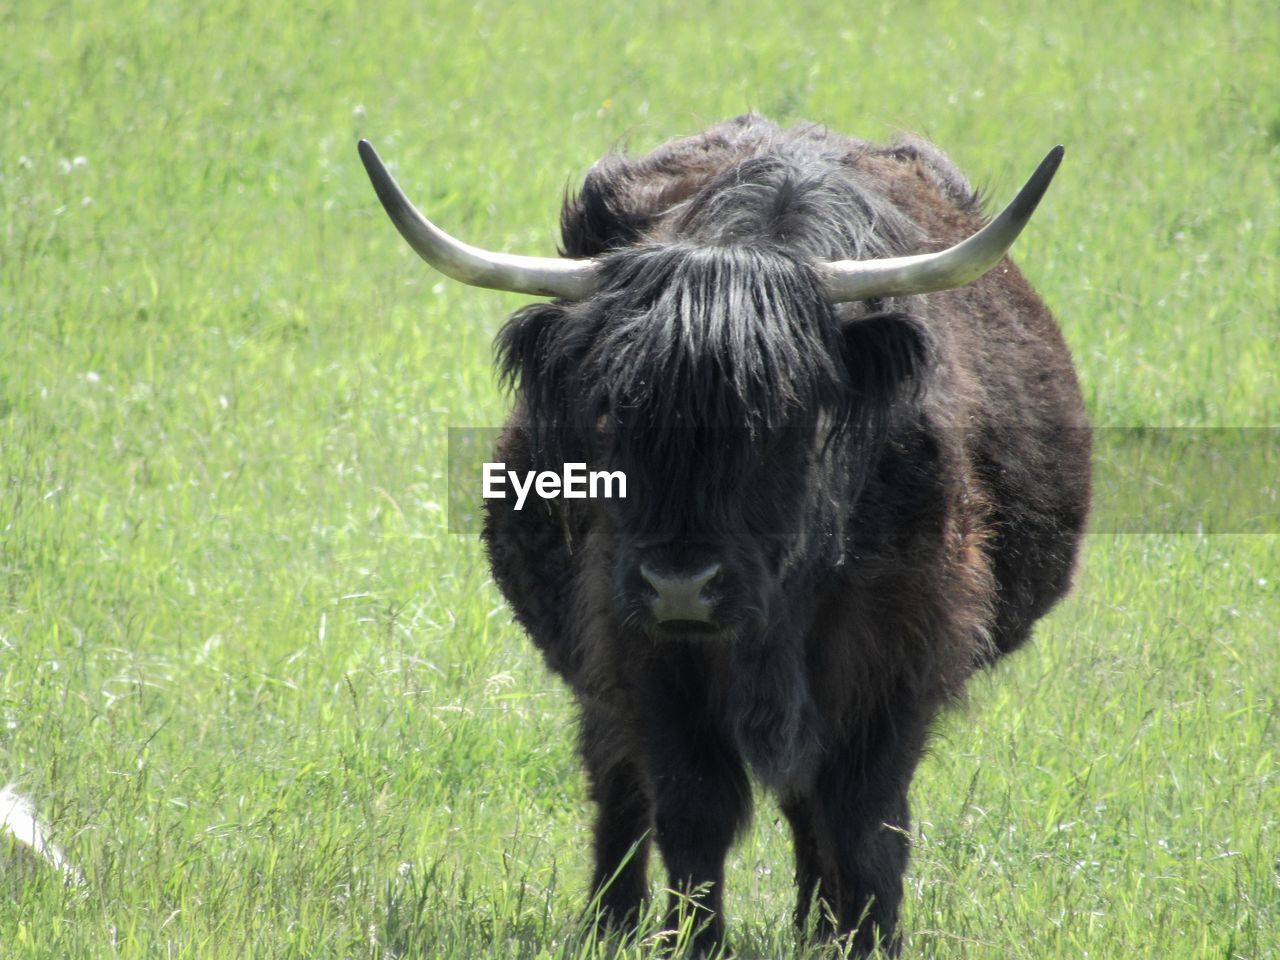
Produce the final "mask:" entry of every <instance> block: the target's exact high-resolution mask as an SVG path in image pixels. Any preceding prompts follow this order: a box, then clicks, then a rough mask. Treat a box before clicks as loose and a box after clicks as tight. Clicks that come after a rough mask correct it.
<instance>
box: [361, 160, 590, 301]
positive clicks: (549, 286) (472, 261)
mask: <svg viewBox="0 0 1280 960" xmlns="http://www.w3.org/2000/svg"><path fill="white" fill-rule="evenodd" d="M360 159H361V160H363V161H364V169H365V172H367V173H368V174H369V179H370V180H371V181H373V189H374V190H375V191H377V194H378V199H379V200H381V201H382V206H383V207H384V208H385V209H386V211H387V216H389V217H390V218H391V222H392V223H394V224H395V225H396V229H397V230H399V231H400V236H402V237H404V238H405V240H407V241H408V242H409V246H411V247H413V249H414V250H415V251H416V252H417V254H418V256H420V257H421V258H422V259H423V260H425V261H427V263H429V264H431V266H433V267H435V268H436V269H437V270H439V271H440V272H441V273H443V274H444V275H445V276H447V277H452V278H453V279H454V280H458V281H461V282H462V283H469V284H471V285H472V286H473V287H488V288H489V289H491V290H509V291H511V292H512V293H528V294H533V295H534V296H539V297H561V298H563V299H565V300H584V299H586V298H587V297H589V296H591V294H593V293H595V291H596V289H597V288H598V287H599V285H600V281H599V276H598V273H599V271H598V267H597V264H596V262H595V261H594V260H566V259H561V258H559V257H522V256H517V255H515V254H510V253H490V252H489V251H488V250H481V249H480V248H479V247H473V246H471V245H470V244H466V243H463V242H462V241H461V240H457V239H455V238H453V237H451V236H449V234H447V233H445V232H444V231H443V230H441V229H440V228H439V227H437V226H436V225H435V224H434V223H432V222H431V221H430V220H428V219H427V218H426V217H424V216H423V215H422V214H421V213H419V212H418V209H417V208H416V207H415V206H414V205H413V204H412V203H410V202H409V198H408V197H406V196H405V195H404V192H403V191H402V190H401V189H400V187H399V185H398V184H397V183H396V181H395V179H394V178H393V177H392V176H391V174H390V173H388V172H387V168H386V167H384V166H383V165H382V160H381V159H380V158H379V157H378V153H377V151H376V150H374V149H373V144H371V143H369V141H368V140H361V141H360Z"/></svg>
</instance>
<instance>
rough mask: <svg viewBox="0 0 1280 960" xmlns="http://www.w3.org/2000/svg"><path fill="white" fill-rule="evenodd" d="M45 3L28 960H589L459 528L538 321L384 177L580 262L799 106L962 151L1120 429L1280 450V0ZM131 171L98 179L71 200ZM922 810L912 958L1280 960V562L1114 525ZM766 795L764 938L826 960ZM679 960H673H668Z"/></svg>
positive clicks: (532, 666)
mask: <svg viewBox="0 0 1280 960" xmlns="http://www.w3.org/2000/svg"><path fill="white" fill-rule="evenodd" d="M698 6H699V5H692V6H691V5H689V4H675V3H665V2H658V3H648V4H644V5H640V4H636V5H634V9H631V7H632V5H629V4H600V3H583V2H572V3H570V2H563V3H559V4H557V5H555V7H554V9H553V10H552V11H551V12H548V10H547V9H545V8H542V7H540V6H538V5H534V4H523V5H505V4H497V3H493V2H487V0H481V2H479V3H476V4H474V5H461V4H456V5H451V4H433V5H424V7H422V8H413V7H409V6H408V5H406V6H405V7H404V8H403V9H399V10H391V9H387V8H384V7H377V8H375V7H374V5H371V4H355V3H345V4H343V3H333V4H326V5H325V10H326V12H325V13H323V14H318V13H312V12H308V10H306V9H301V8H298V7H297V5H286V4H283V3H281V4H272V3H269V2H265V0H263V2H258V3H254V4H247V3H246V4H242V5H239V6H237V5H235V4H231V3H225V4H207V5H203V4H192V3H178V2H172V3H154V4H150V5H143V4H137V3H130V2H127V0H122V2H119V3H115V4H111V5H106V4H89V3H79V4H76V3H68V4H59V5H56V6H54V7H52V8H50V7H48V6H46V5H45V4H42V3H39V2H37V3H35V4H5V5H0V26H2V27H3V31H4V36H5V38H6V39H5V43H4V54H3V56H2V57H0V89H2V90H3V91H4V96H3V99H2V100H0V781H3V780H4V779H6V778H8V779H12V780H14V781H15V782H16V783H17V785H18V788H19V789H20V790H21V791H22V792H24V793H25V794H27V795H29V796H30V797H32V798H33V799H34V801H35V804H36V806H37V808H38V809H39V810H40V811H41V813H42V815H43V816H44V817H45V818H46V819H47V820H49V821H50V822H51V824H52V827H53V831H54V836H55V839H56V841H57V842H58V843H59V844H60V845H61V846H63V847H64V848H65V850H66V852H67V854H68V856H70V857H71V859H72V860H73V861H74V862H75V863H76V864H77V865H78V866H79V867H80V868H81V869H82V870H83V872H84V874H85V877H86V882H85V884H84V885H83V886H79V887H67V886H64V885H63V883H62V881H61V879H60V877H59V876H58V875H57V874H55V873H54V872H53V871H44V872H41V871H39V870H35V869H31V865H30V864H29V863H25V862H24V864H23V865H22V866H21V867H20V868H14V869H9V868H7V867H6V864H12V863H17V862H18V860H19V857H20V855H18V854H12V855H9V854H7V853H6V851H5V849H4V846H3V844H2V843H0V891H2V893H3V895H0V956H4V957H9V956H14V957H129V958H132V957H158V956H164V957H243V956H254V957H299V958H304V957H305V958H312V957H335V958H336V957H391V956H419V955H420V956H451V957H478V956H498V957H530V958H532V957H553V956H570V957H576V956H581V957H591V956H603V955H606V954H607V953H608V951H607V950H604V949H601V950H599V951H596V949H595V948H594V947H593V946H592V945H591V944H590V943H589V942H584V941H582V940H580V939H579V938H578V935H577V934H578V931H577V926H576V918H577V916H578V915H579V912H580V910H581V907H582V898H583V895H584V886H585V881H586V869H587V868H586V864H585V857H586V850H587V847H588V833H587V822H588V809H587V805H586V804H585V801H584V797H583V783H582V777H581V775H580V773H579V770H578V766H577V762H576V760H575V757H574V752H573V727H574V721H573V711H572V706H571V703H570V701H569V699H568V697H567V696H566V694H565V693H564V691H563V690H562V689H561V688H560V687H559V686H558V684H557V683H556V682H554V680H553V679H552V678H551V677H550V676H549V675H548V674H546V673H545V672H544V670H543V669H542V667H541V665H540V663H539V662H538V660H537V657H536V656H535V655H534V654H533V653H532V652H531V649H530V647H529V645H528V644H527V642H526V641H525V640H524V639H523V637H522V636H521V634H520V632H519V631H518V629H516V628H515V627H514V626H513V624H512V623H511V620H510V617H509V614H508V612H507V610H506V608H505V607H504V605H503V603H502V601H501V598H500V597H499V595H498V593H497V591H496V590H495V589H494V587H493V585H492V584H491V582H490V581H489V578H488V573H487V569H486V567H485V563H484V560H483V556H482V553H481V551H480V550H479V548H478V544H477V543H476V541H475V538H474V537H461V536H455V535H452V534H449V533H448V532H447V529H446V522H445V521H446V518H445V507H444V505H445V504H446V502H447V495H446V489H445V477H446V472H447V470H446V463H445V449H446V433H447V428H448V427H450V426H471V425H494V424H497V423H499V422H500V420H501V418H502V413H503V410H504V408H505V405H506V402H507V401H506V399H505V398H504V397H503V396H502V395H501V394H500V393H499V391H498V389H497V387H496V385H495V383H494V378H493V376H492V371H491V367H490V360H489V340H490V337H491V336H492V334H493V332H494V331H495V330H496V329H497V327H498V325H499V324H500V322H501V321H502V319H503V317H504V316H505V315H506V313H508V312H509V311H510V310H511V309H513V308H514V307H515V306H517V305H519V304H520V303H521V302H522V299H521V298H519V297H513V296H506V295H501V294H496V293H488V292H482V291H478V290H472V289H466V288H460V287H458V286H455V285H452V284H447V283H444V282H442V281H441V279H440V278H439V277H437V276H433V275H432V274H430V273H429V272H427V271H426V270H425V269H423V267H422V266H421V264H419V263H418V262H417V261H416V259H415V258H414V257H413V255H412V253H411V252H410V251H408V250H407V249H405V248H404V246H403V244H402V243H401V242H400V239H399V238H398V237H397V236H396V235H395V232H394V231H393V230H392V228H391V227H390V225H389V224H388V223H387V222H386V219H385V217H384V215H383V214H382V212H381V210H380V209H379V208H378V206H377V204H376V201H375V200H374V197H373V195H372V191H371V190H370V189H369V185H368V183H367V182H366V180H365V178H364V175H363V172H362V171H361V169H360V167H359V163H358V160H357V158H356V154H355V149H354V148H355V140H356V138H357V137H358V136H368V137H370V138H371V139H372V140H373V141H374V142H375V144H376V145H377V146H378V147H379V149H380V150H381V152H382V153H383V155H384V157H387V158H388V159H389V160H390V161H392V163H393V165H394V169H395V170H396V172H397V174H398V175H399V176H400V177H401V179H402V181H403V182H404V183H405V185H406V187H407V188H408V189H409V190H410V191H411V193H412V195H413V196H414V197H415V199H417V200H419V202H420V203H422V205H423V206H424V207H426V208H427V209H429V210H430V211H431V214H432V216H433V217H435V218H437V219H438V221H439V222H440V223H442V224H443V225H445V226H447V227H448V228H450V229H451V230H453V231H455V232H456V233H458V234H460V235H461V236H464V237H466V238H467V239H469V240H471V241H472V242H475V243H479V244H482V245H485V246H488V247H491V248H496V249H511V250H519V251H521V252H528V253H551V252H552V251H553V250H554V245H555V233H554V227H555V223H556V218H557V213H558V211H557V203H558V200H559V197H560V195H561V193H562V191H563V190H564V188H565V187H566V186H567V185H569V184H571V183H572V182H573V181H574V180H575V179H577V178H579V177H580V176H581V174H582V173H583V172H584V171H585V169H586V167H587V166H588V165H589V164H590V162H591V161H592V160H593V159H595V158H596V157H597V156H598V155H599V154H601V153H602V152H603V151H605V150H606V149H608V148H610V147H612V146H614V145H615V144H618V143H626V144H630V145H631V146H632V147H633V148H635V149H644V148H647V147H650V146H652V145H654V144H656V143H658V142H660V141H661V140H663V139H665V138H667V137H669V136H672V135H675V134H679V133H687V132H691V131H693V130H695V129H696V128H698V127H699V126H700V125H702V124H704V123H707V122H711V121H713V120H716V119H719V118H722V117H724V116H728V115H731V114H734V113H738V112H741V111H742V110H744V109H746V108H748V107H754V108H756V109H758V110H760V111H762V112H764V113H766V114H768V115H770V116H772V117H773V118H775V119H778V120H780V121H784V122H785V121H791V120H797V119H801V118H809V119H815V120H820V121H824V122H826V123H829V124H830V125H831V126H833V127H836V128H838V129H841V130H845V131H848V132H851V133H857V134H860V135H864V136H869V137H874V138H884V137H889V136H892V135H893V134H894V133H895V132H897V131H899V130H904V129H910V130H916V131H919V132H922V133H925V134H927V135H929V136H931V137H932V138H933V139H935V140H936V141H937V142H938V143H940V144H942V145H943V146H944V148H945V149H947V150H948V151H949V152H950V153H951V154H952V156H953V157H954V158H955V159H956V160H957V161H958V162H959V163H960V165H961V166H962V167H963V168H964V169H966V170H967V171H969V172H970V174H971V175H972V176H973V177H974V179H975V181H976V182H978V183H980V184H983V185H984V186H986V187H987V188H988V190H989V194H990V196H991V197H992V198H993V200H994V201H995V202H997V203H998V202H1002V201H1003V200H1004V199H1005V198H1007V197H1008V196H1010V195H1011V193H1012V191H1013V189H1014V188H1015V187H1016V186H1017V185H1018V184H1019V183H1020V182H1021V179H1022V177H1024V176H1025V175H1026V174H1027V173H1028V172H1029V171H1030V170H1031V168H1032V167H1033V166H1034V164H1035V162H1036V161H1037V160H1038V159H1039V157H1040V156H1041V155H1042V154H1043V152H1044V150H1045V149H1047V148H1048V147H1049V146H1051V145H1052V144H1054V143H1057V142H1062V143H1065V144H1066V145H1067V151H1068V152H1067V159H1066V163H1065V165H1064V167H1063V170H1062V172H1061V174H1060V176H1059V180H1058V182H1056V183H1055V184H1054V187H1053V189H1052V191H1051V193H1050V195H1049V198H1048V200H1047V201H1046V205H1045V207H1044V209H1043V211H1042V212H1041V213H1040V214H1039V215H1038V216H1037V218H1036V222H1035V224H1033V226H1032V228H1031V229H1030V230H1029V232H1028V235H1027V236H1026V238H1024V239H1023V240H1022V241H1020V243H1019V245H1018V248H1017V250H1016V254H1017V257H1018V259H1019V261H1020V262H1021V263H1022V264H1023V265H1024V267H1025V269H1026V271H1027V272H1028V274H1029V275H1030V276H1031V277H1032V278H1033V279H1034V281H1035V283H1036V285H1037V286H1038V288H1039V289H1040V290H1041V291H1042V293H1043V294H1044V296H1045V297H1046V299H1047V300H1048V301H1049V303H1050V304H1051V305H1052V306H1053V307H1054V308H1055V309H1056V310H1057V312H1058V313H1059V315H1060V317H1061V319H1062V321H1063V326H1064V329H1065V332H1066V335H1067V337H1068V339H1069V341H1070V342H1071V344H1072V347H1073V349H1074V352H1075V354H1076V357H1077V359H1078V362H1079V366H1080V370H1081V375H1082V379H1083V382H1084V384H1085V389H1086V392H1087V397H1088V402H1089V406H1090V409H1091V412H1092V414H1093V416H1094V418H1095V420H1096V422H1098V423H1099V424H1103V425H1109V426H1129V425H1140V424H1142V425H1154V426H1182V427H1193V428H1199V427H1217V426H1252V427H1257V426H1272V427H1274V426H1277V425H1280V377H1277V371H1280V336H1278V331H1280V307H1278V306H1277V305H1278V304H1280V264H1278V263H1277V251H1280V189H1278V185H1277V175H1278V170H1280V71H1277V70H1276V69H1275V65H1276V62H1277V58H1278V57H1280V19H1278V18H1277V17H1276V16H1275V11H1274V9H1272V6H1271V5H1270V4H1268V3H1266V2H1262V0H1257V2H1240V3H1232V2H1208V0H1206V2H1198V3H1177V4H1173V3H1171V4H1167V5H1164V8H1163V9H1160V8H1153V7H1152V6H1151V4H1139V3H1120V4H1115V3H1111V4H1096V5H1092V6H1091V7H1081V6H1078V5H1076V6H1072V5H1069V4H1062V3H1033V4H1013V3H1008V2H999V0H985V2H977V3H975V2H972V0H971V2H966V3H958V2H957V3H937V4H928V5H925V4H908V3H891V2H888V3H881V4H874V5H863V6H861V7H856V8H855V7H850V6H849V5H847V4H830V3H815V2H801V3H797V2H795V0H789V2H786V3H783V2H781V0H757V2H755V3H753V4H750V5H749V6H743V5H738V4H727V3H708V4H705V5H703V6H705V9H701V10H699V9H697V8H698ZM77 158H83V159H77ZM1088 547H1089V549H1088V558H1087V565H1086V568H1085V572H1084V574H1083V575H1082V578H1081V582H1080V585H1079V589H1078V590H1077V592H1076V594H1075V595H1074V597H1073V598H1072V599H1071V600H1069V601H1068V602H1067V603H1065V604H1064V605H1063V606H1062V607H1061V608H1060V610H1059V611H1058V612H1057V613H1055V614H1054V615H1053V616H1052V617H1051V618H1050V619H1049V620H1047V621H1046V622H1045V623H1044V625H1043V627H1042V629H1041V630H1040V632H1039V637H1038V641H1037V643H1036V644H1035V646H1034V647H1033V648H1032V649H1029V650H1028V651H1026V652H1024V653H1022V654H1020V655H1018V656H1017V657H1015V658H1013V659H1012V660H1011V661H1010V662H1008V663H1007V664H1005V665H1002V666H1001V667H999V668H998V669H997V670H996V671H994V672H993V673H992V674H990V675H989V676H985V677H983V678H981V679H980V680H978V682H976V683H975V684H974V685H973V688H972V699H971V704H970V705H969V707H968V708H966V709H964V710H962V711H959V712H957V713H955V714H954V715H952V716H951V717H949V718H948V719H947V721H946V722H945V724H944V725H943V727H942V729H941V730H940V732H939V736H938V740H937V743H936V746H935V749H934V751H933V754H932V757H931V758H930V759H929V760H928V761H927V762H926V764H925V766H924V768H923V769H922V771H921V773H920V776H919V777H918V779H917V785H916V789H915V794H914V801H915V810H916V819H917V829H916V837H915V853H914V861H913V867H912V872H911V875H910V887H911V892H910V896H909V897H908V901H907V908H906V910H907V914H906V930H907V935H908V951H907V954H908V955H909V956H913V957H914V956H919V957H930V958H961V957H963V958H1002V960H1003V958H1041V957H1063V958H1078V957H1084V956H1088V957H1093V958H1097V957H1103V958H1117V960H1118V958H1130V957H1170V958H1184V957H1185V958H1197V960H1198V958H1206V960H1208V958H1223V960H1229V958H1237V957H1240V958H1252V960H1261V958H1264V957H1267V956H1270V955H1274V952H1275V951H1276V950H1277V949H1278V947H1280V915H1278V913H1280V911H1278V909H1277V906H1276V904H1277V903H1280V873H1278V872H1277V871H1278V868H1280V860H1278V858H1280V776H1278V774H1277V753H1278V749H1277V744H1278V738H1277V733H1278V731H1277V720H1276V713H1277V709H1278V705H1277V693H1278V691H1280V650H1278V644H1277V639H1278V636H1277V635H1278V633H1280V630H1278V629H1277V627H1278V625H1280V586H1278V583H1280V544H1278V543H1277V538H1276V537H1275V536H1239V535H1238V536H1224V535H1218V536H1203V535H1194V534H1187V535H1161V536H1154V535H1147V536H1117V535H1112V534H1105V533H1103V534H1097V535H1095V536H1093V537H1091V538H1090V542H1089V545H1088ZM789 864H790V850H789V843H788V840H787V838H786V836H785V831H784V829H783V828H782V826H781V825H780V824H779V815H778V814H777V811H776V809H775V808H774V807H773V806H772V805H771V803H770V802H769V801H767V800H764V799H762V801H761V804H760V807H759V811H758V815H757V818H756V825H755V827H754V828H753V830H752V831H751V832H750V834H749V835H748V836H747V837H746V838H745V839H744V841H743V843H742V844H741V845H740V846H739V847H738V848H737V849H736V851H735V853H734V855H733V860H732V875H731V883H730V891H729V907H728V910H729V913H730V925H731V936H732V941H733V944H734V945H735V947H736V948H737V949H738V951H739V952H740V953H741V954H742V955H743V956H747V957H755V956H769V957H773V956H789V955H791V953H792V951H793V949H794V946H793V944H794V940H793V937H792V935H791V932H790V929H789V925H788V924H787V923H786V922H785V918H786V916H787V914H788V912H789V910H790V901H791V890H790V880H789V873H790V866H789ZM651 946H652V943H651V941H642V942H641V943H640V945H638V946H634V947H631V948H628V953H629V955H633V956H640V955H645V954H647V953H649V952H651V950H650V947H651Z"/></svg>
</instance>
